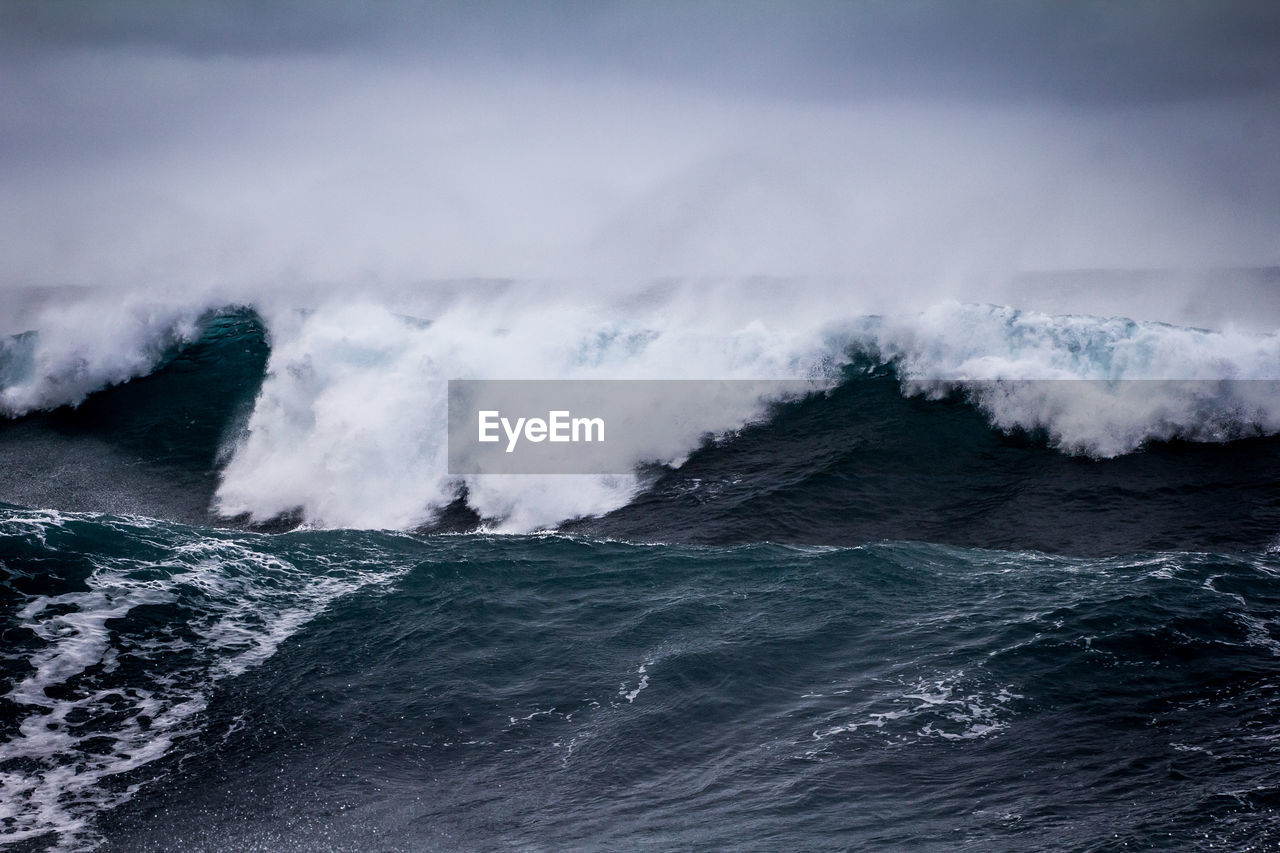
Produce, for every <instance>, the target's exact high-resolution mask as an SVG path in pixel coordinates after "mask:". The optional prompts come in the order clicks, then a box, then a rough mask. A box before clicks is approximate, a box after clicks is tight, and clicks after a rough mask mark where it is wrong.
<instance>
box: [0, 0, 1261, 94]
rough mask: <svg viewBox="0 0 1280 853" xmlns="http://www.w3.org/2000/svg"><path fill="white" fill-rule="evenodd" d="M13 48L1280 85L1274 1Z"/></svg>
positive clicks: (935, 86) (403, 9) (667, 14)
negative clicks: (103, 48) (113, 48)
mask: <svg viewBox="0 0 1280 853" xmlns="http://www.w3.org/2000/svg"><path fill="white" fill-rule="evenodd" d="M0 29H2V30H3V32H4V36H5V41H6V43H8V44H9V45H10V46H17V47H30V48H48V47H51V46H53V47H56V46H64V47H65V46H127V47H134V48H149V49H159V50H166V51H173V52H177V53H181V54H187V55H195V56H209V55H231V56H273V55H284V54H298V53H322V54H328V53H357V54H365V55H375V56H383V57H391V56H396V57H400V58H401V59H403V58H404V57H406V56H408V57H416V58H418V59H421V60H423V61H428V62H432V61H434V62H470V63H482V64H491V63H493V62H498V61H500V62H503V63H507V64H510V65H514V66H521V65H527V66H531V67H558V68H563V69H576V70H578V71H579V72H582V73H592V72H594V73H599V72H600V71H601V70H602V69H604V70H612V71H613V72H615V73H621V74H627V75H644V76H648V77H652V78H656V79H661V80H666V81H672V80H675V81H682V82H684V83H686V84H689V85H695V86H710V87H716V88H726V89H730V90H740V91H754V92H762V93H775V94H781V95H786V96H791V97H798V96H806V97H813V98H820V99H833V98H834V99H840V98H846V97H865V96H868V95H883V94H893V95H898V96H902V95H919V96H928V97H932V96H937V95H940V94H945V95H951V96H967V97H1016V98H1027V97H1031V98H1037V97H1038V98H1044V97H1050V98H1055V99H1062V100H1067V101H1073V102H1079V101H1082V102H1116V101H1120V102H1124V101H1134V100H1150V101H1159V100H1168V99H1177V98H1187V97H1203V96H1206V95H1222V94H1228V93H1243V92H1254V91H1258V90H1263V89H1272V88H1275V87H1276V86H1277V84H1278V83H1280V4H1277V3H1275V2H1272V0H1199V1H1198V2H1195V1H1194V0H1128V2H1115V0H970V1H969V2H955V0H861V2H818V0H793V2H787V3H779V2H759V0H754V2H753V0H745V1H744V0H737V2H731V0H717V1H716V2H680V0H648V1H647V2H617V0H614V2H608V0H597V2H587V0H560V1H559V2H546V3H529V2H520V0H489V2H409V0H372V2H363V3H337V2H317V1H316V0H276V2H272V3H261V2H257V1H256V0H210V2H198V3H160V2H154V0H115V2H111V3H102V2H96V0H43V1H42V2H30V0H6V2H4V3H3V4H0Z"/></svg>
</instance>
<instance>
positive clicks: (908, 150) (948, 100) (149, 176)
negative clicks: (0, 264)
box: [0, 0, 1280, 284]
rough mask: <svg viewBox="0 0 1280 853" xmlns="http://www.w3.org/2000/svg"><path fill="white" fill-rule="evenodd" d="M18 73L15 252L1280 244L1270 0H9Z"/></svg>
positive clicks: (51, 260)
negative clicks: (327, 0)
mask: <svg viewBox="0 0 1280 853" xmlns="http://www.w3.org/2000/svg"><path fill="white" fill-rule="evenodd" d="M0 74H2V75H3V80H0V110H2V112H0V158H2V159H0V181H3V183H4V185H5V186H6V193H5V198H4V199H3V200H0V250H3V252H4V256H5V257H6V258H7V259H8V264H7V266H6V268H5V269H4V270H3V274H2V276H0V279H2V280H3V281H4V282H7V283H10V284H15V283H16V284H32V283H35V284H43V283H48V284H81V283H87V282H88V283H92V281H94V280H103V281H107V280H111V281H117V280H119V281H123V280H138V281H141V280H148V281H155V282H161V281H168V280H173V279H174V278H175V277H179V276H181V277H184V278H186V279H187V280H190V281H195V280H197V279H199V280H206V281H225V280H228V279H236V278H252V277H258V278H267V277H272V276H280V275H291V276H295V277H300V278H328V279H334V280H341V279H343V278H345V277H350V276H356V275H360V276H364V277H365V278H370V279H389V280H390V279H404V278H413V277H415V276H421V277H431V276H448V275H464V274H475V275H490V274H500V275H518V274H521V273H522V272H527V273H528V274H531V275H535V274H538V275H540V274H554V273H557V272H572V271H581V269H580V268H579V267H580V265H579V263H578V262H579V261H581V259H582V258H584V257H586V256H588V255H590V256H591V257H592V258H593V260H594V261H596V262H598V263H597V264H596V266H594V267H593V266H591V265H590V264H586V265H581V268H582V269H586V268H591V269H601V268H610V265H612V268H629V269H633V270H635V271H636V272H638V273H641V274H644V273H653V274H668V273H678V272H690V273H706V272H717V271H720V272H727V273H735V274H736V273H743V272H748V271H757V272H769V273H788V272H798V273H849V272H852V271H860V270H866V269H874V270H877V271H882V270H884V269H885V268H886V267H889V266H892V265H894V264H898V263H919V264H925V261H922V260H920V259H921V258H927V259H930V261H931V262H934V265H935V267H936V269H935V270H934V271H935V272H936V271H937V269H941V268H943V267H947V266H955V265H957V264H960V263H962V262H963V263H972V264H976V265H978V266H982V265H988V266H992V267H1002V268H1043V267H1055V266H1063V265H1067V266H1070V265H1086V266H1088V265H1098V266H1106V265H1135V266H1144V265H1154V266H1163V265H1169V266H1178V265H1196V264H1203V265H1221V264H1231V263H1240V264H1266V263H1280V202H1277V199H1278V198H1280V162H1278V161H1280V154H1277V152H1280V3H1278V2H1275V0H1257V2H1240V0H1234V2H1233V0H1202V2H1191V0H1131V2H1119V1H1118V0H1113V1H1112V2H1102V0H1094V1H1093V2H1091V0H1059V2H1040V1H1038V0H1003V2H1000V0H971V1H970V2H964V0H948V2H943V0H933V1H932V2H923V1H922V0H917V2H912V1H911V0H863V2H802V0H787V2H768V3H766V2H747V0H741V1H740V2H688V0H680V1H679V2H675V1H674V0H673V2H657V1H656V0H645V1H644V2H602V0H581V2H579V0H565V2H541V3H535V2H530V1H529V0H512V1H511V2H434V3H424V2H408V0H368V2H361V3H325V2H318V1H317V0H277V2H261V0H205V1H204V2H189V3H176V2H175V3H171V2H156V0H113V1H112V2H102V0H41V2H34V0H0ZM957 234H959V235H960V236H961V237H962V238H963V239H959V238H956V237H955V235H957ZM926 244H927V248H926ZM940 246H943V247H945V251H944V250H942V249H938V248H937V247H940ZM602 259H603V260H602Z"/></svg>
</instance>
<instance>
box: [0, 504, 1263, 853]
mask: <svg viewBox="0 0 1280 853" xmlns="http://www.w3.org/2000/svg"><path fill="white" fill-rule="evenodd" d="M0 547H2V548H3V551H2V553H3V554H4V562H3V566H2V568H0V572H2V574H0V620H3V631H4V635H5V637H6V644H5V646H4V654H3V658H2V659H0V661H2V663H0V665H2V667H3V669H0V678H2V679H3V682H2V683H3V687H4V690H5V693H4V694H3V699H0V709H2V715H0V725H3V729H2V731H3V735H4V738H5V741H4V746H3V748H2V749H3V752H2V753H0V784H2V785H3V790H4V794H5V796H4V797H3V798H2V800H0V801H2V802H3V803H4V806H3V809H4V817H3V820H4V824H3V826H4V832H5V837H6V840H9V841H18V840H23V841H24V842H25V843H26V844H27V845H28V846H29V847H31V848H32V849H50V848H53V849H79V848H81V847H88V846H91V845H94V844H101V845H103V846H102V848H101V849H105V850H161V849H173V848H174V847H180V848H182V849H192V850H228V849H239V848H242V847H244V846H249V847H266V846H270V847H272V848H273V849H282V850H314V849H325V850H356V849H365V848H367V845H368V839H369V838H370V837H371V836H373V835H374V834H376V836H377V838H378V844H379V845H380V847H381V848H382V849H388V850H409V849H423V848H424V847H426V848H434V847H437V846H439V847H450V848H462V849H480V848H486V849H489V848H499V847H500V848H522V849H523V848H540V847H545V846H570V847H583V848H587V847H591V848H599V847H613V846H634V845H639V846H652V847H661V848H673V847H690V846H692V847H704V846H712V845H714V846H723V847H732V848H735V849H738V848H740V849H773V848H774V847H776V844H777V842H778V839H779V838H784V837H785V838H787V839H788V840H789V841H790V842H791V843H793V844H795V845H797V846H800V847H804V848H806V849H819V848H830V847H838V846H855V847H864V848H883V849H889V848H899V847H902V846H911V847H924V848H938V849H942V848H947V847H950V846H952V845H953V844H954V843H955V842H956V839H957V837H959V836H962V837H963V838H964V840H965V843H966V844H969V845H972V846H975V847H980V848H982V849H986V850H1021V849H1028V848H1046V847H1052V848H1054V849H1064V850H1090V849H1097V848H1098V847H1099V846H1107V845H1110V844H1122V845H1125V844H1127V845H1131V846H1137V847H1146V846H1150V845H1153V844H1155V845H1167V846H1176V847H1187V846H1195V845H1208V844H1210V843H1212V844H1213V845H1215V846H1219V847H1226V848H1229V849H1246V848H1248V847H1249V846H1250V845H1255V844H1262V843H1264V842H1265V840H1266V839H1268V838H1273V837H1274V833H1275V831H1276V830H1277V827H1278V826H1280V823H1278V821H1280V813H1277V803H1276V795H1275V792H1276V791H1277V790H1280V776H1278V775H1277V771H1276V768H1275V766H1274V763H1273V762H1266V761H1259V760H1258V744H1259V743H1266V742H1269V741H1270V740H1271V739H1273V738H1275V737H1276V736H1278V735H1280V717H1278V716H1277V712H1276V708H1277V707H1280V705H1278V703H1277V698H1280V697H1278V696H1277V689H1280V684H1278V683H1277V680H1276V676H1275V673H1276V660H1277V655H1280V643H1278V641H1277V639H1276V638H1277V636H1280V608H1277V601H1280V580H1278V579H1280V562H1277V559H1276V557H1275V555H1274V554H1254V555H1242V556H1229V555H1225V554H1217V555H1215V554H1189V553H1176V552H1165V553H1147V554H1142V555H1134V556H1130V557H1106V558H1093V559H1083V558H1063V557H1054V556H1049V555H1045V554H1040V553H1033V552H1021V551H993V550H982V549H958V548H952V547H947V546H941V545H927V544H912V543H880V544H874V545H867V546H861V547H856V548H813V547H787V546H780V545H762V544H755V545H745V546H739V547H732V548H706V547H696V546H674V545H631V544H625V543H620V542H607V541H598V540H587V539H579V538H567V537H563V536H541V537H501V536H499V537H492V536H436V537H431V536H415V535H405V534H382V533H372V532H359V531H314V530H313V531H297V532H293V533H288V534H283V535H277V536H266V535H257V534H251V533H244V532H218V531H212V530H209V529H207V528H197V527H187V526H183V525H177V524H170V523H160V522H147V521H143V520H138V519H120V518H114V517H108V516H91V515H77V514H57V513H51V512H33V511H30V510H21V509H3V510H0ZM55 567H56V571H54V570H52V569H54V568H55ZM1048 792H1054V793H1053V794H1052V795H1049V793H1048Z"/></svg>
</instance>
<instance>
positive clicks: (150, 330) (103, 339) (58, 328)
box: [0, 296, 204, 417]
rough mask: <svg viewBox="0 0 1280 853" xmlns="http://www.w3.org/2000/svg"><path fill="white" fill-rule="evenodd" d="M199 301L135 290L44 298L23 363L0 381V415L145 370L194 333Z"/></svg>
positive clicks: (68, 400) (53, 403)
mask: <svg viewBox="0 0 1280 853" xmlns="http://www.w3.org/2000/svg"><path fill="white" fill-rule="evenodd" d="M203 307H204V305H203V303H202V302H200V301H195V302H182V301H167V300H163V299H156V298H150V297H147V298H144V297H141V296H135V297H130V298H124V299H120V298H110V299H90V300H84V301H74V300H73V301H68V302H65V303H58V304H54V305H47V306H45V308H44V309H43V310H42V311H41V312H40V313H39V315H38V317H37V318H35V320H34V321H33V322H34V324H35V325H34V329H35V330H36V335H34V336H33V337H32V338H31V339H29V343H27V344H26V345H27V346H29V347H30V351H29V352H26V353H24V355H25V358H24V359H23V362H24V365H23V366H24V367H25V368H26V369H24V370H22V371H21V372H20V373H19V374H18V375H16V376H14V375H8V376H6V382H5V383H4V386H3V387H0V415H2V416H6V417H16V416H19V415H23V414H26V413H28V412H31V411H34V410H38V409H52V408H56V407H58V406H67V405H77V404H79V403H80V402H82V401H83V400H84V398H85V397H87V396H88V395H89V394H90V393H92V392H94V391H97V390H99V389H101V388H105V387H107V386H109V385H115V384H117V383H120V382H124V381H126V380H128V379H132V378H134V377H136V376H141V375H143V374H146V373H149V372H151V370H152V369H154V368H155V366H156V364H157V363H158V362H159V361H160V359H161V358H162V357H163V356H164V354H165V352H166V351H167V350H169V349H171V348H173V347H175V346H178V345H180V344H183V343H189V342H190V341H192V340H193V339H194V338H195V335H196V331H197V328H196V319H197V317H198V316H199V314H200V312H201V311H202V310H203Z"/></svg>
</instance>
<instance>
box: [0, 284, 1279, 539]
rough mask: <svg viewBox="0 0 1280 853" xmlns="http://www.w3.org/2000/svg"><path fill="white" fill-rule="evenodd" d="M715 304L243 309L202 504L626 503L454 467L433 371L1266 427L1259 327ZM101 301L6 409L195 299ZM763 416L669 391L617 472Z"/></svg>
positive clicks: (578, 480)
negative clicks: (243, 334)
mask: <svg viewBox="0 0 1280 853" xmlns="http://www.w3.org/2000/svg"><path fill="white" fill-rule="evenodd" d="M726 292H728V291H726ZM713 293H714V292H713ZM521 294H523V295H521ZM570 295H572V294H570ZM722 295H723V294H720V295H716V296H715V297H714V299H713V300H712V301H723V302H725V305H724V308H723V310H718V309H717V310H712V309H713V308H714V305H710V304H707V303H708V299H709V298H710V297H709V296H708V293H707V292H703V291H697V290H696V289H694V288H687V289H685V290H680V289H678V288H677V289H674V290H673V291H672V292H665V293H659V294H657V295H656V296H655V297H654V299H653V300H651V301H646V302H643V303H641V302H638V301H637V300H636V299H635V298H634V297H628V298H626V299H617V300H613V301H610V300H609V299H608V298H603V297H602V298H601V299H597V300H595V301H594V302H592V303H591V304H590V305H588V304H587V303H586V302H585V301H584V300H582V299H578V298H576V297H575V298H568V296H562V295H557V294H555V293H554V292H551V293H548V292H546V291H542V292H540V293H539V296H538V298H536V299H533V298H529V296H528V293H526V292H524V291H522V290H520V289H519V288H511V289H508V290H505V291H504V290H499V291H492V292H487V293H483V294H479V293H474V292H466V291H465V290H464V291H460V292H456V293H453V294H451V295H450V296H449V297H448V298H439V299H435V300H434V301H432V300H426V299H424V300H419V301H418V302H416V303H415V302H413V300H402V301H401V302H398V303H396V302H394V301H393V300H390V299H388V300H379V299H377V298H375V297H372V296H370V297H368V298H365V299H362V300H353V299H349V298H348V299H329V300H328V301H327V302H324V303H322V304H320V305H319V307H312V308H308V309H306V310H299V309H296V308H293V307H287V306H280V305H274V306H272V307H271V308H270V310H266V309H264V310H263V312H262V313H263V316H264V322H265V324H266V326H267V331H268V336H269V340H270V346H271V352H270V358H269V361H268V363H267V367H266V375H265V378H264V380H263V382H262V387H261V391H260V392H259V393H258V396H257V399H256V401H255V402H254V405H253V408H252V413H251V415H250V416H249V417H248V418H247V424H246V423H245V422H244V421H243V420H242V419H236V420H235V424H236V426H235V430H236V434H234V435H227V436H225V437H224V439H223V446H224V447H225V448H226V451H225V452H224V453H223V454H222V455H221V457H220V460H221V463H223V464H222V469H221V471H220V480H219V487H218V489H217V492H216V496H215V498H214V506H213V509H214V510H215V511H216V512H218V513H220V514H222V515H225V516H238V517H247V518H249V519H251V520H254V521H267V520H270V519H273V518H276V517H279V516H281V515H289V516H290V517H298V518H301V519H302V520H303V521H304V522H306V523H309V524H311V525H314V526H321V527H353V528H396V529H404V528H410V527H414V526H416V525H418V524H421V523H424V522H429V521H431V520H432V518H433V517H434V516H435V514H436V513H437V512H438V511H440V510H441V509H443V508H445V507H447V506H449V505H450V504H452V502H454V501H455V500H456V499H457V498H458V497H459V496H462V497H464V498H465V500H466V503H467V504H468V506H469V507H470V509H471V510H472V511H474V512H475V513H476V514H477V515H478V516H479V517H480V518H482V519H486V520H488V523H490V524H491V526H493V527H494V528H495V529H499V530H502V531H528V530H534V529H540V528H545V527H550V526H553V525H556V524H558V523H560V522H562V521H564V520H567V519H571V518H575V517H582V516H593V515H600V514H603V513H607V512H609V511H611V510H614V509H616V508H618V507H620V506H622V505H624V504H626V503H628V502H629V501H630V500H631V499H632V498H633V497H634V495H635V494H636V492H637V489H638V488H639V487H640V481H639V480H638V478H637V477H636V476H634V475H620V476H618V475H615V476H590V475H573V476H570V475H546V476H542V475H518V476H517V475H510V476H499V475H483V476H466V477H460V476H451V475H450V474H449V473H448V457H447V398H446V394H447V381H448V380H450V379H693V378H697V379H755V380H759V379H808V380H814V379H820V380H822V381H824V382H830V381H833V380H834V378H837V377H839V376H841V375H842V371H844V373H843V375H844V376H845V377H852V378H846V381H858V380H857V378H856V377H857V371H856V370H855V371H852V372H849V371H845V368H847V367H848V366H849V365H850V364H851V363H855V362H856V363H859V364H861V363H866V362H868V361H870V362H871V363H874V364H876V365H890V366H891V367H892V368H893V370H894V371H895V372H896V374H897V375H898V376H899V377H900V379H901V381H902V386H903V391H904V393H906V394H909V395H923V396H927V397H940V396H947V395H953V394H955V393H957V392H959V393H962V394H964V395H966V396H967V398H968V399H969V400H970V401H971V402H972V403H973V404H975V405H976V406H977V407H978V408H979V409H980V410H981V411H983V412H984V413H985V415H986V417H987V419H988V421H989V422H990V423H991V425H992V426H993V427H995V428H997V429H1000V430H1006V431H1012V430H1026V431H1030V432H1033V433H1035V434H1038V435H1042V436H1044V437H1045V439H1046V440H1047V441H1048V443H1049V444H1050V445H1051V446H1053V447H1056V448H1058V449H1060V450H1062V451H1064V452H1067V453H1071V454H1080V455H1087V456H1092V457H1097V458H1107V457H1114V456H1117V455H1121V454H1125V453H1130V452H1133V451H1136V450H1139V449H1140V448H1142V447H1143V446H1144V445H1145V444H1147V443H1149V442H1151V441H1165V440H1170V439H1182V440H1188V441H1212V442H1220V441H1226V440H1231V439H1235V438H1240V437H1247V436H1256V435H1270V434H1275V433H1277V432H1280V336H1277V335H1276V334H1257V333H1246V332H1242V331H1234V330H1230V329H1225V330H1221V331H1210V330H1205V329H1194V328H1186V327H1180V326H1173V325H1167V324H1162V323H1153V322H1138V321H1133V320H1128V319H1123V318H1099V317H1090V316H1083V315H1049V314H1043V313H1036V312H1032V311H1023V310H1017V309H1014V308H1011V307H1007V306H998V305H978V304H962V303H942V304H938V305H935V306H934V307H932V308H930V309H928V310H926V311H924V312H921V313H914V314H897V315H866V314H861V313H859V312H858V311H857V310H856V309H855V308H854V307H853V305H852V304H851V301H849V300H845V301H844V302H840V303H836V302H833V303H832V306H831V308H830V310H829V311H826V312H825V313H824V311H823V310H822V306H820V305H819V306H815V304H814V302H813V301H812V300H802V299H799V298H797V299H794V300H792V301H793V302H794V305H789V304H788V303H787V300H785V299H779V298H778V294H777V293H772V294H770V296H771V301H757V302H753V301H751V300H750V299H746V298H744V299H742V300H740V303H739V304H731V303H730V301H729V300H724V299H722V298H721V296H722ZM699 300H701V302H699ZM699 305H700V306H701V307H700V308H699V307H697V306H699ZM102 310H103V309H102V308H101V306H93V307H92V308H83V309H76V308H74V307H69V308H67V309H64V310H59V311H56V312H51V313H47V314H46V315H45V316H44V317H43V322H44V323H45V324H46V326H45V327H42V328H41V329H40V330H39V332H38V333H36V334H29V335H22V336H18V337H15V338H11V339H9V340H8V341H7V342H6V344H5V347H6V349H5V351H4V352H3V353H0V365H2V366H3V373H0V383H2V384H3V387H2V388H0V410H2V411H3V413H4V414H6V415H8V416H10V417H12V416H15V415H21V414H24V413H26V412H29V411H32V410H34V409H41V408H52V407H55V406H59V405H67V404H76V403H78V402H79V401H81V400H83V398H84V397H85V395H86V394H88V393H90V392H91V391H93V390H94V389H99V388H103V387H106V386H109V385H111V384H114V383H119V382H122V381H126V380H128V379H129V378H130V377H133V376H137V375H140V374H144V373H146V372H147V371H148V370H151V369H153V368H154V367H155V366H156V365H158V364H160V363H162V362H163V360H164V359H165V358H166V357H167V354H169V353H171V352H172V351H173V350H174V349H175V348H176V347H181V346H183V345H184V344H185V343H186V342H188V341H190V340H191V339H192V337H193V336H195V335H196V334H197V332H198V329H199V322H198V320H199V317H200V316H201V311H203V310H205V309H204V308H201V309H198V310H197V309H194V308H177V307H172V306H159V307H157V306H145V305H142V304H140V303H137V304H125V305H121V306H118V307H116V308H114V309H110V310H112V311H113V312H114V313H113V314H111V315H110V316H107V317H106V320H107V321H109V322H104V321H103V314H102V313H101V312H102ZM410 312H412V313H410ZM233 349H234V348H232V349H228V350H227V357H234V352H233ZM220 357H221V356H220ZM255 369H256V368H255ZM193 381H194V380H193ZM770 402H771V401H770V400H769V399H752V400H744V401H742V405H737V406H725V405H723V401H701V400H697V399H690V400H688V401H682V402H681V404H680V406H681V410H682V411H684V410H685V409H687V411H688V416H687V417H686V418H683V419H682V420H681V421H680V422H679V423H674V422H667V420H666V419H660V418H655V419H654V420H655V423H654V424H653V430H654V433H655V441H654V445H655V446H660V447H662V448H663V451H662V453H661V454H659V458H653V459H640V458H637V459H635V460H633V461H634V462H635V463H636V465H637V466H639V465H642V464H647V463H655V462H656V463H659V464H663V465H669V466H679V465H681V464H683V462H684V460H685V459H687V457H688V455H689V454H690V453H691V452H693V451H694V450H696V449H697V448H698V447H699V446H700V444H701V443H702V442H703V441H704V440H705V437H706V436H707V435H708V434H711V435H716V436H732V434H733V433H734V432H735V431H736V430H738V429H740V428H741V427H743V426H744V425H746V424H747V423H750V422H752V421H756V420H759V419H760V418H762V417H764V416H766V415H767V414H768V411H769V410H768V405H769V403H770ZM659 421H661V422H659Z"/></svg>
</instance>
